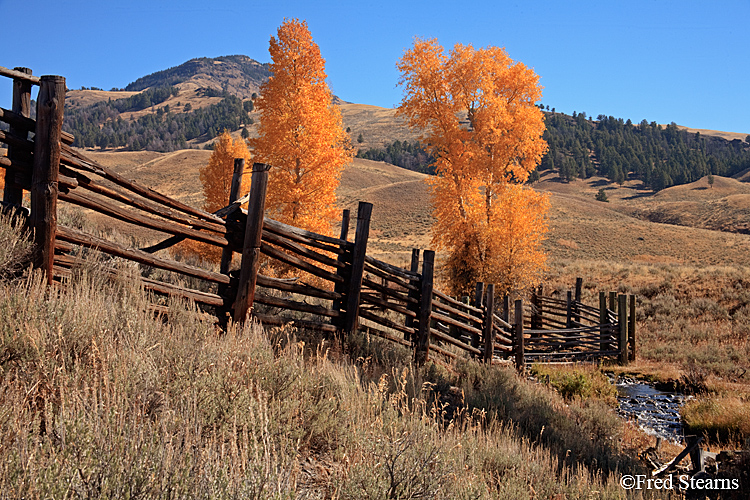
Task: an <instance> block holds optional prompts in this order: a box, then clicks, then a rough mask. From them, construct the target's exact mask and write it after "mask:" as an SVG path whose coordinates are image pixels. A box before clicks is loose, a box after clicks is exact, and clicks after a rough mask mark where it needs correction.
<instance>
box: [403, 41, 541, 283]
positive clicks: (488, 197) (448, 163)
mask: <svg viewBox="0 0 750 500" xmlns="http://www.w3.org/2000/svg"><path fill="white" fill-rule="evenodd" d="M398 69H399V70H400V71H401V80H400V82H399V84H400V85H401V86H403V87H404V91H405V96H404V98H403V100H402V102H401V105H400V107H399V114H400V115H401V116H404V117H406V118H407V120H408V123H409V125H410V126H412V127H415V128H419V129H421V130H424V131H425V133H424V137H423V138H422V140H423V141H424V142H425V143H427V144H428V146H429V147H430V148H431V150H432V153H433V155H434V156H435V157H436V158H437V160H436V162H435V167H436V173H437V175H436V176H435V177H433V178H431V179H430V180H429V182H430V184H431V193H432V203H433V208H434V214H435V217H436V219H437V221H436V224H435V226H434V227H433V231H434V232H433V244H434V245H435V246H436V247H437V248H438V249H445V250H447V251H448V252H449V257H448V268H449V269H448V275H449V279H450V282H451V287H452V288H453V291H454V292H455V293H461V294H467V293H469V292H470V291H471V289H472V288H473V286H474V284H475V282H476V281H484V282H489V283H495V284H496V285H497V286H498V287H499V291H500V293H507V292H509V291H512V290H520V289H522V288H525V287H527V286H529V285H532V284H534V283H536V282H537V281H538V280H539V279H540V278H541V274H542V272H543V270H544V265H545V255H544V252H543V251H542V249H541V242H542V240H543V239H544V235H545V234H546V231H547V219H546V213H547V210H548V207H549V201H548V200H547V197H546V195H543V194H539V193H536V192H534V191H533V190H531V189H529V188H525V187H523V186H521V184H522V183H523V182H525V181H526V180H527V179H528V176H529V173H530V172H531V171H533V170H534V168H536V166H537V165H538V164H539V162H540V161H541V158H542V155H543V154H544V153H545V151H546V150H547V144H546V142H545V141H544V140H543V139H542V134H543V133H544V119H543V114H542V112H541V110H539V108H537V107H536V105H535V102H536V101H537V100H539V99H540V98H541V87H540V86H539V84H538V81H539V77H538V76H537V75H536V74H535V73H534V72H533V71H532V70H531V69H529V68H527V67H526V66H524V65H523V64H522V63H519V62H514V61H512V60H511V59H510V58H509V57H508V55H507V54H506V53H505V50H503V49H501V48H497V47H487V48H483V49H474V48H473V47H472V46H470V45H469V46H465V45H461V44H457V45H456V46H455V47H454V48H453V50H452V51H451V52H450V54H446V53H445V51H444V49H443V47H441V46H440V45H439V44H438V43H437V41H436V40H416V41H415V43H414V47H413V48H412V49H410V50H407V51H406V52H405V53H404V56H403V57H402V58H401V59H400V60H399V62H398Z"/></svg>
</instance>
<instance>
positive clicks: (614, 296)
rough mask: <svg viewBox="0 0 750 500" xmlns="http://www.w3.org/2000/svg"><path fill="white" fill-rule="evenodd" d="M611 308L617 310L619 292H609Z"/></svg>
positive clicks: (613, 310)
mask: <svg viewBox="0 0 750 500" xmlns="http://www.w3.org/2000/svg"><path fill="white" fill-rule="evenodd" d="M609 310H610V311H612V312H613V313H616V312H617V292H609Z"/></svg>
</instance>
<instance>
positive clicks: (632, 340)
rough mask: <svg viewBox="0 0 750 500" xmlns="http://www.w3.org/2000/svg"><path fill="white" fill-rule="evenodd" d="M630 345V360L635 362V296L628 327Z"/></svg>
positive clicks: (631, 303) (631, 305) (631, 301)
mask: <svg viewBox="0 0 750 500" xmlns="http://www.w3.org/2000/svg"><path fill="white" fill-rule="evenodd" d="M628 343H629V344H630V360H631V361H635V295H631V296H630V323H629V325H628Z"/></svg>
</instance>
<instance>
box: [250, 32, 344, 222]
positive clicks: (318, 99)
mask: <svg viewBox="0 0 750 500" xmlns="http://www.w3.org/2000/svg"><path fill="white" fill-rule="evenodd" d="M277 35H278V38H276V37H271V42H270V49H269V51H270V53H271V59H272V61H273V62H272V63H271V71H272V72H273V77H272V78H271V79H270V80H268V82H266V83H265V84H264V85H263V86H262V87H261V93H260V96H259V97H258V98H257V100H256V102H255V106H256V108H257V110H258V111H259V112H260V125H259V127H258V134H259V136H258V138H257V139H254V140H252V141H251V144H252V146H253V148H254V154H255V156H256V161H259V162H263V163H267V164H269V165H271V167H272V168H271V170H270V172H269V184H268V196H267V201H266V207H267V211H268V213H269V216H271V217H273V218H275V219H277V220H279V221H281V222H285V223H288V224H293V225H295V226H298V227H302V228H305V229H307V230H310V231H315V232H319V233H327V234H330V233H331V223H332V222H333V221H334V220H335V219H336V218H337V217H338V215H339V214H338V208H337V206H336V188H337V187H338V184H339V179H340V177H341V171H342V170H343V167H344V165H345V164H347V163H348V162H349V161H351V158H352V156H353V154H352V151H351V148H350V147H349V142H348V141H349V138H348V135H347V134H346V132H345V131H344V128H343V126H342V121H341V113H340V111H339V109H338V108H337V107H336V106H334V104H333V95H332V94H331V91H330V89H329V88H328V85H327V84H326V82H325V79H326V73H325V62H324V60H323V58H322V57H321V55H320V49H319V48H318V45H317V44H316V43H315V42H313V39H312V36H311V34H310V31H309V30H308V28H307V23H306V22H305V21H298V20H296V19H292V20H287V21H284V23H283V24H282V25H281V26H280V27H279V29H278V33H277Z"/></svg>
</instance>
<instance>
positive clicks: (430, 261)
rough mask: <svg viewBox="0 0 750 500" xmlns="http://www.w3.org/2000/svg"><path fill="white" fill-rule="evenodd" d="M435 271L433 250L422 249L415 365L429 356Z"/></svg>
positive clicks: (422, 362)
mask: <svg viewBox="0 0 750 500" xmlns="http://www.w3.org/2000/svg"><path fill="white" fill-rule="evenodd" d="M434 272H435V252H434V251H432V250H425V251H424V260H423V261H422V283H421V285H422V286H421V290H420V298H419V316H418V318H417V321H419V331H418V337H417V343H416V349H415V350H414V362H415V363H416V364H417V366H421V365H423V364H425V362H426V361H427V360H428V359H429V356H430V320H431V319H432V280H433V276H434Z"/></svg>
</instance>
